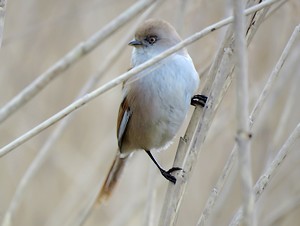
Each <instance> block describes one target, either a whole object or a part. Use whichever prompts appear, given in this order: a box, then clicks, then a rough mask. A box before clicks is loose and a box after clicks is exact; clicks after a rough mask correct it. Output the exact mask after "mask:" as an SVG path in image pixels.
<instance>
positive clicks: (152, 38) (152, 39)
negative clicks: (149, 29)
mask: <svg viewBox="0 0 300 226" xmlns="http://www.w3.org/2000/svg"><path fill="white" fill-rule="evenodd" d="M146 40H147V42H148V43H149V44H151V45H152V44H154V43H155V42H156V41H157V36H149V37H147V39H146Z"/></svg>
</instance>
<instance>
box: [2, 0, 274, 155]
mask: <svg viewBox="0 0 300 226" xmlns="http://www.w3.org/2000/svg"><path fill="white" fill-rule="evenodd" d="M277 1H279V0H266V1H264V2H262V3H260V4H258V5H255V6H252V7H250V8H248V9H247V10H245V14H246V15H249V14H251V13H253V12H255V11H257V10H260V9H262V8H264V7H267V6H269V5H271V4H273V3H275V2H277ZM232 21H233V17H228V18H226V19H224V20H221V21H219V22H217V23H215V24H213V25H210V26H208V27H206V28H205V29H203V30H202V31H200V32H197V33H195V34H194V35H192V36H190V37H188V38H187V39H185V40H183V41H182V42H180V43H178V44H177V45H175V46H173V47H172V48H170V49H168V50H166V51H165V52H163V53H162V54H159V55H158V56H156V57H154V58H152V59H150V60H148V61H147V62H145V63H143V64H141V65H139V66H138V67H134V68H133V69H131V70H130V71H128V72H126V73H124V74H122V75H120V76H119V77H117V78H115V79H113V80H111V81H110V82H108V83H106V84H105V85H103V86H101V87H99V88H98V89H96V90H94V91H92V92H90V93H88V94H86V95H85V96H83V97H82V98H80V99H78V100H77V101H75V102H73V103H72V104H70V105H69V106H67V107H66V108H64V109H63V110H61V111H60V112H58V113H56V114H55V115H53V116H52V117H50V118H48V119H47V120H45V121H44V122H42V123H40V124H39V125H38V126H36V127H34V128H33V129H31V130H30V131H28V132H27V133H25V134H23V135H22V136H20V137H19V138H17V139H15V140H14V141H12V142H11V143H9V144H7V145H6V146H4V147H2V148H1V149H0V157H2V156H4V155H5V154H7V153H9V152H10V151H12V150H13V149H15V148H17V147H19V146H20V145H21V144H23V143H24V142H26V141H28V140H29V139H31V138H32V137H34V136H36V135H37V134H39V133H40V132H42V131H43V130H45V129H47V128H48V127H50V126H52V125H53V124H55V123H56V122H58V121H59V120H61V119H63V118H64V117H66V116H67V115H69V114H70V113H71V112H73V111H75V110H77V109H78V108H80V107H82V106H83V105H85V104H86V103H88V102H90V101H91V100H93V99H95V98H96V97H98V96H99V95H101V94H103V93H104V92H107V91H108V90H110V89H112V88H113V87H115V86H117V85H119V84H120V83H122V82H124V81H125V80H127V79H128V78H130V77H132V76H133V75H135V74H137V73H139V72H141V71H143V70H144V69H146V68H148V67H150V66H152V65H154V64H155V63H157V62H159V61H161V60H162V59H164V58H166V57H168V56H170V55H171V54H173V53H175V52H176V51H178V50H180V49H182V48H184V47H185V46H187V45H190V44H192V43H194V42H195V41H197V40H199V39H200V38H202V37H204V36H205V35H208V34H209V33H211V32H213V31H215V30H217V29H219V28H221V27H223V26H225V25H228V24H230V23H232Z"/></svg>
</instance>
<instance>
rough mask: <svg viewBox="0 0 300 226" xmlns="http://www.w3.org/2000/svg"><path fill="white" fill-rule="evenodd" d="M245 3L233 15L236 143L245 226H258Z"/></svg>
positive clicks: (236, 3) (236, 1)
mask: <svg viewBox="0 0 300 226" xmlns="http://www.w3.org/2000/svg"><path fill="white" fill-rule="evenodd" d="M244 8H245V7H244V3H243V1H241V0H233V14H234V22H233V29H234V46H235V61H236V64H235V65H236V67H235V68H236V118H237V132H236V142H237V145H238V153H239V170H240V176H241V185H242V197H243V204H242V206H243V211H244V217H243V224H244V225H245V226H255V225H256V216H255V208H254V194H253V192H252V186H253V180H252V167H251V153H250V151H251V146H250V144H251V143H250V140H251V134H250V128H249V120H248V115H249V91H248V89H249V87H248V53H247V49H246V40H245V33H246V26H245V25H246V24H245V16H244V15H243V10H244Z"/></svg>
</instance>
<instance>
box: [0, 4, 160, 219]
mask: <svg viewBox="0 0 300 226" xmlns="http://www.w3.org/2000/svg"><path fill="white" fill-rule="evenodd" d="M159 3H162V1H160V0H159V1H157V2H156V3H155V4H153V5H152V6H151V7H149V9H147V10H146V11H145V12H144V13H143V14H142V15H141V16H140V18H138V20H137V21H136V22H135V23H134V25H133V26H132V28H131V29H130V30H129V31H127V35H126V36H125V37H123V39H122V41H120V42H119V43H118V44H117V45H116V46H115V48H114V49H113V51H112V52H110V54H109V55H108V56H107V57H106V58H105V59H104V62H103V63H102V65H101V67H100V69H99V70H98V71H97V72H96V73H95V74H92V75H91V76H90V79H89V80H88V81H87V82H86V84H85V85H84V86H83V88H82V89H81V91H80V92H79V94H78V96H77V97H76V98H75V100H76V99H78V98H80V97H81V96H83V95H84V94H86V93H88V92H89V91H90V90H91V89H92V88H93V87H94V86H95V85H96V84H97V82H98V81H99V79H100V78H101V77H102V76H103V75H104V74H105V72H106V71H107V70H108V69H109V67H112V66H113V64H114V63H115V62H116V61H117V59H118V58H119V57H120V56H121V54H120V53H121V52H122V50H124V48H125V46H126V45H127V43H128V40H129V39H130V38H131V37H132V35H133V34H134V32H135V30H136V28H137V26H138V25H139V24H140V23H141V22H142V21H144V20H145V19H146V18H147V17H149V15H150V14H151V13H153V11H154V10H155V9H156V8H157V7H158V6H159V5H160V4H159ZM72 116H74V115H70V116H69V117H67V118H65V119H64V120H62V121H61V122H60V123H59V124H58V126H57V127H56V128H55V130H54V131H53V132H52V134H51V135H50V137H49V139H48V140H47V141H46V142H45V144H44V145H43V147H42V148H41V150H40V151H39V152H38V155H37V156H36V157H35V159H34V160H33V161H32V163H31V164H30V166H29V168H28V169H27V171H26V172H25V174H24V175H23V177H22V178H21V180H20V182H19V184H18V186H17V189H16V191H15V193H14V195H13V198H12V200H11V202H10V205H9V207H8V209H7V211H6V214H5V216H4V219H5V220H4V222H9V221H11V218H12V216H13V213H14V212H15V210H16V209H17V207H18V206H19V204H20V200H21V198H22V195H23V194H24V190H25V188H26V187H27V185H28V183H29V182H30V180H31V178H32V177H33V176H34V175H35V174H36V172H38V170H39V168H40V166H41V165H42V164H43V162H44V161H45V159H46V157H47V155H48V153H49V151H50V150H51V147H52V146H53V144H54V143H55V142H56V141H57V140H58V139H59V137H60V136H61V134H62V133H63V131H64V129H65V128H66V127H67V126H68V124H69V123H70V122H71V120H72V119H73V117H72ZM82 216H83V215H82ZM76 222H79V221H76ZM73 225H74V224H73Z"/></svg>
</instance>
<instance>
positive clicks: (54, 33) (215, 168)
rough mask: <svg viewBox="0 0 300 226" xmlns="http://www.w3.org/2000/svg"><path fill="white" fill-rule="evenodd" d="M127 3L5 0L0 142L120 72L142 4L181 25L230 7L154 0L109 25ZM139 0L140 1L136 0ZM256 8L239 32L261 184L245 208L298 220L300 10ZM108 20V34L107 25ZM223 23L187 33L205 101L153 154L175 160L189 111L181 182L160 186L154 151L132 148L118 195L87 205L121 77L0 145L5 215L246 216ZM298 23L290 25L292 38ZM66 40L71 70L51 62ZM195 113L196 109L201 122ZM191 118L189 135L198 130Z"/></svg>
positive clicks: (58, 219)
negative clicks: (30, 90) (31, 91)
mask: <svg viewBox="0 0 300 226" xmlns="http://www.w3.org/2000/svg"><path fill="white" fill-rule="evenodd" d="M3 2H4V3H5V2H6V1H0V3H1V4H2V3H3ZM145 2H147V1H145ZM250 2H255V1H250ZM135 3H136V1H133V0H126V1H117V0H90V1H77V0H73V1H57V0H55V1H45V0H39V1H37V0H27V1H21V0H18V1H9V0H8V2H7V7H6V9H5V7H4V8H2V5H1V4H0V25H1V26H0V36H1V35H2V32H1V31H2V28H3V26H2V25H3V18H2V15H4V14H3V11H4V10H6V12H5V21H4V22H5V23H4V33H3V42H2V46H1V49H0V65H1V66H0V91H1V97H0V107H1V109H0V121H2V122H1V125H0V134H1V136H0V146H1V147H4V146H5V145H7V144H8V143H10V142H11V141H13V140H14V139H16V138H18V137H20V136H21V135H22V134H24V133H26V132H27V131H29V130H30V129H31V128H33V127H35V126H36V125H39V124H40V123H41V122H43V121H44V120H46V119H48V118H49V117H51V116H52V115H54V114H55V113H57V112H59V111H60V110H61V109H63V108H64V107H66V106H68V105H69V104H71V103H72V102H73V101H74V99H76V98H78V97H79V96H82V95H83V94H84V93H87V92H88V91H91V90H94V89H96V88H98V87H102V85H104V84H106V83H107V82H109V81H111V80H112V79H114V78H116V77H117V76H118V75H121V74H123V73H124V72H126V71H127V70H128V68H129V65H130V51H131V47H129V46H127V45H126V43H127V42H128V41H129V40H130V39H131V37H132V36H133V32H134V28H135V27H136V25H138V24H139V23H140V22H141V21H142V20H144V19H145V18H146V17H157V18H162V19H165V20H168V21H169V22H171V23H172V24H174V26H175V27H176V28H177V30H178V31H179V32H180V34H181V36H182V37H183V38H186V37H189V36H191V35H193V34H194V33H196V32H198V31H201V30H203V29H204V28H206V27H208V26H210V25H211V24H213V23H216V22H218V21H220V20H222V19H224V18H226V17H228V16H230V15H232V6H231V1H230V0H227V1H221V0H218V1H210V0H165V1H161V2H160V1H159V3H158V4H156V5H153V4H152V3H151V4H150V8H149V6H147V10H146V11H145V10H143V11H142V10H140V12H137V15H135V16H134V15H133V16H134V17H133V19H132V20H130V21H129V22H128V23H125V22H126V20H127V19H129V18H127V17H128V14H123V15H125V16H124V17H123V18H122V20H119V21H118V22H119V25H120V26H121V28H120V29H118V30H117V31H116V32H113V33H112V34H110V33H109V29H108V28H109V27H105V25H107V24H109V23H110V22H111V21H113V20H114V19H115V18H117V17H118V16H119V15H120V14H121V13H122V12H124V11H126V10H127V9H128V8H129V7H131V6H132V5H133V4H135ZM282 3H284V4H282ZM138 4H139V6H140V9H142V7H143V4H144V3H143V2H142V3H138ZM148 5H149V4H148ZM260 12H262V11H260ZM264 12H265V13H266V14H263V13H262V15H260V14H259V13H257V15H256V16H257V18H259V19H258V20H257V22H256V23H255V24H256V25H257V26H258V30H257V31H256V32H253V31H255V28H251V32H249V33H248V35H247V41H248V43H250V41H251V43H250V44H249V46H248V52H247V58H248V62H247V63H248V70H247V71H244V72H245V73H247V74H248V87H249V90H248V93H249V99H248V100H249V111H250V112H249V114H251V117H250V119H251V120H250V122H249V123H250V124H249V126H250V128H251V133H252V138H251V145H250V146H251V147H250V150H251V166H252V171H251V172H252V178H253V183H254V185H253V186H254V190H253V191H255V192H254V196H255V205H254V206H253V207H251V205H249V206H250V215H249V216H251V212H254V213H255V214H256V219H257V225H263V226H271V225H272V226H274V225H275V226H279V225H284V226H294V225H295V226H296V225H299V222H300V217H299V214H300V181H299V178H300V167H299V166H300V152H299V149H300V138H299V137H300V126H299V123H300V105H299V96H300V90H299V88H298V86H299V85H300V64H299V62H300V37H299V36H300V34H299V33H300V27H299V26H298V27H297V28H298V30H295V28H296V26H297V25H299V23H300V13H299V12H300V2H299V1H298V0H289V1H284V0H279V1H277V2H276V3H274V5H272V6H271V7H270V8H269V10H268V11H264ZM131 13H133V12H132V11H131ZM126 18H127V19H126ZM251 18H253V17H252V16H251V17H249V18H248V19H247V22H248V23H249V20H250V19H251ZM260 22H261V24H260ZM104 27H105V29H106V30H105V31H106V32H107V37H108V38H105V36H103V33H101V32H102V31H103V30H101V29H102V28H104ZM116 28H117V27H114V29H116ZM228 29H229V26H224V27H223V28H221V29H218V30H216V31H214V32H207V35H206V36H204V37H202V38H200V39H199V40H198V41H196V42H194V43H193V44H191V45H189V46H188V47H187V48H188V50H189V53H190V55H191V57H192V58H193V60H194V63H195V65H196V67H197V69H199V74H200V75H201V77H202V83H201V87H200V91H202V92H204V93H205V94H206V95H208V96H210V100H209V103H208V108H206V109H205V110H204V111H203V110H199V109H196V110H195V111H193V108H192V107H191V114H190V115H189V117H188V118H187V120H186V124H185V125H184V126H183V128H182V130H181V131H180V133H179V134H178V137H177V138H176V140H175V141H174V144H173V145H172V146H171V147H170V149H169V150H168V151H165V152H161V153H157V154H156V156H157V158H158V159H159V161H160V162H161V163H162V165H163V166H165V168H168V167H170V166H171V165H172V164H173V160H174V156H175V152H176V149H177V144H178V142H179V137H180V136H184V134H185V131H186V128H187V127H188V123H189V120H190V119H191V118H192V121H191V122H192V123H191V124H190V126H189V127H188V128H189V130H188V131H189V132H191V133H189V132H188V133H187V134H186V136H185V138H188V142H189V141H190V142H191V144H192V145H191V147H192V148H191V149H188V150H187V149H184V150H185V151H184V153H185V152H187V157H184V156H183V155H182V153H183V152H181V153H180V154H177V155H176V160H175V164H176V165H177V166H178V165H179V166H183V168H184V169H185V171H186V177H185V178H187V180H185V179H182V178H181V177H180V175H177V176H178V177H179V181H178V183H177V184H176V187H174V186H173V185H169V187H168V183H167V181H166V180H165V179H164V178H163V177H161V176H160V174H159V172H158V171H157V170H156V168H155V167H154V165H153V164H152V163H151V162H150V161H149V159H148V157H147V156H146V155H145V154H144V153H136V154H135V155H134V157H133V158H132V159H131V161H130V163H129V164H128V165H127V167H126V169H125V172H124V176H123V177H122V180H121V181H120V183H119V185H118V186H117V188H116V191H115V193H114V194H113V196H112V198H111V199H110V200H109V201H108V202H107V203H105V204H104V205H101V206H99V207H97V208H90V207H91V203H92V201H93V200H94V198H95V196H96V195H97V192H98V189H99V186H100V184H101V183H102V182H103V180H104V178H105V175H106V173H107V171H108V169H109V167H110V164H111V161H112V160H113V158H114V155H115V151H116V149H117V141H116V136H115V130H116V117H117V112H118V106H119V103H120V101H121V85H118V86H116V87H114V88H112V89H110V90H109V91H108V92H105V93H103V94H101V95H100V96H99V97H97V98H95V99H94V100H93V101H91V102H89V104H86V106H84V107H82V108H80V109H79V110H77V111H75V112H73V113H72V114H71V115H70V117H69V118H68V117H67V118H64V119H63V120H61V121H59V122H58V123H57V124H55V125H54V126H52V127H49V128H47V129H46V130H45V131H44V132H42V133H39V134H38V135H37V136H35V137H34V138H33V139H29V138H28V139H29V140H28V141H27V142H25V143H23V144H21V145H20V146H19V147H18V148H16V149H13V148H11V150H9V152H7V153H6V155H4V152H2V151H3V149H1V150H0V155H1V156H2V157H1V158H0V181H1V186H0V224H1V225H2V226H15V225H30V226H35V225H36V226H40V225H46V226H56V225H66V226H67V225H68V226H71V225H72V226H74V225H75V226H76V225H85V226H92V225H111V226H116V225H120V226H125V225H131V226H135V225H147V226H154V225H158V224H160V225H172V224H170V223H169V222H173V221H174V222H175V225H178V226H180V225H214V226H218V225H229V224H231V225H236V224H235V220H236V219H238V218H239V217H240V216H241V215H239V213H240V212H238V209H239V208H240V206H241V205H242V203H243V200H245V198H243V195H245V186H242V185H241V177H240V175H239V171H241V170H240V169H241V167H242V165H241V164H237V163H238V160H237V159H238V158H237V157H238V155H237V154H236V153H237V152H236V150H237V148H236V147H235V146H236V144H235V143H236V137H237V135H238V134H237V127H238V126H239V125H240V124H239V123H240V120H237V116H236V112H237V111H239V109H236V106H240V105H238V104H237V101H236V91H237V90H238V89H237V87H236V82H237V83H238V82H239V81H236V80H235V77H236V76H237V75H236V74H235V73H237V72H241V71H243V70H235V71H234V72H233V74H231V73H230V71H231V70H232V68H233V67H232V65H233V62H234V56H235V54H236V52H237V49H236V48H235V47H234V45H231V44H230V43H231V40H232V39H231V38H230V37H231V36H230V35H229V34H230V32H229V31H228ZM294 30H295V31H294ZM99 31H100V32H99ZM252 32H253V33H252ZM293 32H294V34H295V36H293V37H292V38H294V39H292V40H291V41H289V40H290V38H291V36H292V33H293ZM94 34H96V35H94ZM99 34H100V35H99ZM252 34H254V36H253V38H252ZM101 35H102V36H101ZM227 36H229V38H226V37H227ZM91 37H93V38H92V39H91ZM1 38H2V37H0V40H1ZM85 40H87V41H86V42H84V43H82V42H83V41H85ZM223 40H225V42H223ZM79 43H81V45H78V44H79ZM91 43H92V44H91ZM222 46H223V47H222ZM75 47H76V48H75ZM221 47H222V48H221ZM224 47H225V48H224ZM74 48H75V50H74ZM92 50H93V51H92ZM220 50H221V51H220ZM70 51H71V53H72V54H73V55H72V54H71V56H70V54H69V55H68V62H69V63H68V66H70V67H69V68H68V70H65V68H64V65H61V64H60V63H61V62H59V63H58V64H57V63H56V62H58V61H59V60H60V59H61V58H62V57H63V56H65V55H66V54H67V53H68V52H70ZM218 53H222V54H223V53H224V54H223V59H222V61H221V62H218V61H216V60H215V59H216V56H217V55H218ZM285 54H287V55H285ZM285 57H286V58H285ZM247 58H246V59H244V60H247ZM73 61H74V64H73V63H72V62H73ZM70 62H71V63H70ZM213 62H215V63H213ZM53 65H56V66H57V67H58V68H59V69H58V71H60V72H62V73H59V74H58V73H56V71H57V70H54V74H53V75H52V74H51V73H52V72H51V69H50V70H49V68H50V67H51V68H52V69H55V66H54V67H53ZM211 65H213V66H212V68H211V69H210V70H209V68H210V66H211ZM282 65H283V66H282ZM244 69H245V68H244ZM216 72H218V73H216ZM47 74H50V76H51V78H53V80H51V82H49V83H45V88H44V89H42V90H39V92H37V93H36V96H35V97H34V98H32V99H30V100H28V102H26V104H25V102H22V103H24V106H21V107H20V108H19V109H17V110H16V111H15V112H14V113H9V114H8V115H7V116H9V117H7V118H4V116H3V115H4V114H3V111H2V110H3V108H2V107H5V106H6V104H7V103H8V102H9V101H11V100H12V99H13V98H14V97H16V96H17V95H18V94H19V93H20V92H21V91H22V90H23V89H24V88H25V87H26V86H28V85H29V84H32V82H33V81H34V80H35V79H36V78H38V77H39V75H43V76H45V75H46V76H47ZM216 74H217V75H216ZM239 74H240V73H239ZM127 76H130V74H128V73H127ZM215 77H216V80H215V82H213V81H214V78H215ZM54 78H56V79H55V80H54ZM47 80H49V79H46V80H45V81H47ZM49 81H50V80H49ZM117 81H118V83H119V82H120V80H117ZM231 81H232V82H231ZM46 84H47V85H46ZM224 84H225V88H223V86H224ZM238 84H240V83H238ZM266 84H268V85H266ZM39 87H40V86H39ZM212 87H213V88H212ZM226 87H227V88H226ZM211 88H212V89H211ZM263 90H264V92H262V91H263ZM261 93H262V94H263V95H262V96H261ZM265 94H268V95H266V96H265ZM265 97H266V98H265ZM261 100H262V101H261ZM83 102H85V101H83ZM218 104H220V105H219V106H218ZM217 106H218V107H217ZM252 109H256V110H254V111H252ZM192 114H193V116H191V115H192ZM199 118H200V119H201V120H202V121H201V123H200V124H197V120H198V119H199ZM297 125H298V127H297ZM46 127H47V126H46ZM197 128H198V131H197V132H196V136H192V135H191V134H192V133H193V132H194V129H197ZM244 128H245V127H244ZM246 128H247V127H246ZM180 144H181V147H180V148H182V147H183V148H184V146H186V145H185V144H184V142H183V141H181V143H180ZM180 150H181V149H180ZM200 150H201V152H200ZM247 161H249V159H248V160H247ZM224 167H225V168H224ZM226 169H229V170H226ZM251 172H248V174H249V173H251ZM224 178H225V179H224ZM223 179H224V180H223ZM247 192H248V193H249V191H247V190H246V194H247ZM181 195H183V197H182V196H181ZM170 201H171V202H170ZM246 201H247V200H246ZM251 208H252V210H251ZM174 210H175V211H174ZM234 215H236V218H234V219H233V216H234ZM159 222H160V223H159ZM166 222H167V223H166Z"/></svg>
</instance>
